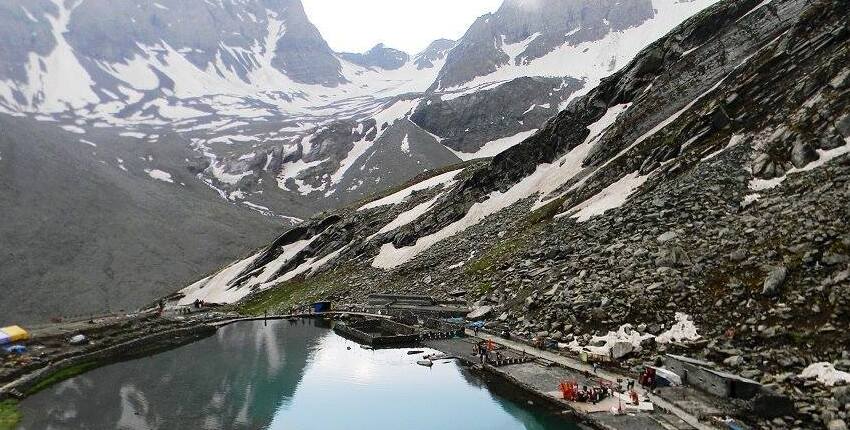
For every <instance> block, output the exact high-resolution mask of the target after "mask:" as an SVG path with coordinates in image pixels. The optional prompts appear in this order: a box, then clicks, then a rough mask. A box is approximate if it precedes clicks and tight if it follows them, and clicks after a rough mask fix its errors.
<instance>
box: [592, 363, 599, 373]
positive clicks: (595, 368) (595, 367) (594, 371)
mask: <svg viewBox="0 0 850 430" xmlns="http://www.w3.org/2000/svg"><path fill="white" fill-rule="evenodd" d="M597 370H599V364H598V363H596V362H593V374H594V375H595V374H596V371H597Z"/></svg>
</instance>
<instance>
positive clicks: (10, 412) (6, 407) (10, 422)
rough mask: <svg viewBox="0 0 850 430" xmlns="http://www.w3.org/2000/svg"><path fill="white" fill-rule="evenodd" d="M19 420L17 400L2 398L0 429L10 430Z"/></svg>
mask: <svg viewBox="0 0 850 430" xmlns="http://www.w3.org/2000/svg"><path fill="white" fill-rule="evenodd" d="M20 421H21V411H20V410H19V409H18V401H17V400H12V399H9V400H3V401H2V402H0V430H12V429H14V428H15V427H16V426H17V425H18V422H20Z"/></svg>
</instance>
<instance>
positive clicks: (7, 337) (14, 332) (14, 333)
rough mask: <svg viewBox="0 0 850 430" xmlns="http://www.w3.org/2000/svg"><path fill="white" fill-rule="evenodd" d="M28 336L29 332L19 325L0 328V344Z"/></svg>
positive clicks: (27, 337)
mask: <svg viewBox="0 0 850 430" xmlns="http://www.w3.org/2000/svg"><path fill="white" fill-rule="evenodd" d="M29 338H30V334H29V333H27V331H26V330H24V329H22V328H20V327H19V326H16V325H13V326H9V327H3V328H0V345H8V344H10V343H15V342H21V341H24V340H27V339H29Z"/></svg>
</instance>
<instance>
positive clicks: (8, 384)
mask: <svg viewBox="0 0 850 430" xmlns="http://www.w3.org/2000/svg"><path fill="white" fill-rule="evenodd" d="M348 314H350V313H349V312H339V313H333V314H300V315H284V316H273V317H269V318H263V317H239V316H236V315H233V314H204V318H203V319H200V318H198V319H192V318H185V319H179V320H176V321H172V322H171V323H166V324H162V322H163V321H162V320H164V318H159V317H153V318H152V319H150V316H146V317H145V318H144V319H142V320H141V321H140V322H139V324H137V325H133V324H131V325H127V326H126V329H128V330H129V328H130V327H132V328H134V329H135V331H133V332H132V333H130V334H129V335H128V336H127V338H126V339H122V340H123V341H121V342H118V343H114V344H109V343H108V342H105V341H104V340H99V341H97V343H95V344H94V345H90V346H89V347H88V348H80V349H76V350H72V351H66V352H65V353H64V354H57V355H56V356H55V357H58V359H55V360H53V361H49V362H46V363H43V365H42V366H33V367H32V368H31V369H29V370H28V371H24V372H22V374H20V375H17V376H16V377H15V378H13V379H12V380H8V379H7V380H2V379H0V384H2V385H0V400H5V399H9V398H12V399H16V400H18V401H21V400H24V399H25V398H26V397H28V396H30V395H32V394H34V393H36V392H38V391H40V390H43V389H45V388H47V387H49V386H51V385H53V384H55V383H58V382H61V381H62V380H64V379H68V378H70V377H73V376H77V375H78V374H82V373H85V372H88V371H90V370H93V369H96V368H99V367H103V366H106V365H109V364H113V363H116V362H121V361H128V360H133V359H135V358H140V357H145V356H150V355H154V354H157V353H161V352H163V351H166V350H170V349H174V348H179V347H181V346H184V345H186V344H189V343H193V342H197V341H199V340H201V339H204V338H206V337H209V336H212V335H214V334H215V333H216V332H217V331H218V330H219V329H220V328H222V327H225V326H228V325H231V324H235V323H238V322H245V321H262V320H264V319H268V320H279V319H301V318H322V319H329V320H344V319H347V315H348ZM151 321H153V322H154V323H156V324H154V323H151ZM145 322H147V323H148V324H147V326H146V325H145ZM118 324H119V325H121V324H124V322H120V323H118ZM139 326H141V329H140V327H139ZM148 326H156V328H158V330H153V329H152V327H148ZM145 327H147V328H145ZM120 330H121V329H120V328H119V331H120ZM113 336H116V337H117V336H118V335H113ZM467 339H469V338H467ZM35 340H39V338H38V337H35ZM443 341H444V342H445V341H446V340H443ZM448 341H451V339H448ZM421 344H422V345H423V346H427V347H429V348H432V349H435V350H439V351H442V352H444V353H446V354H448V355H452V356H453V357H455V358H456V359H458V360H459V361H460V362H461V363H462V364H463V365H464V366H466V367H467V368H468V369H470V371H471V372H472V373H473V374H476V375H477V376H478V377H479V378H481V379H482V380H485V381H488V383H490V384H495V386H498V389H504V392H506V393H510V395H511V396H513V397H516V398H518V399H521V400H526V401H527V402H528V401H530V402H532V403H533V404H534V406H535V407H543V408H545V409H546V410H548V411H550V413H552V414H553V415H557V416H560V417H564V418H566V419H569V420H571V421H574V422H575V423H576V424H578V425H581V426H582V427H583V428H594V429H602V430H614V429H617V428H622V427H612V426H611V425H609V424H606V423H604V422H602V421H601V420H599V419H597V418H598V417H599V416H600V414H588V413H583V412H581V411H579V410H577V409H575V408H573V407H571V406H570V405H568V404H566V402H564V401H562V400H559V399H557V398H555V397H553V396H552V395H551V393H547V392H545V391H542V390H541V389H540V388H539V387H534V386H533V385H532V384H530V383H528V382H527V381H523V380H520V379H519V378H517V377H516V376H513V375H511V374H510V373H509V372H506V371H504V370H502V369H501V368H499V367H496V366H493V365H489V364H481V363H476V362H475V360H473V359H472V358H471V357H469V354H468V350H467V351H466V353H464V351H454V350H452V347H449V345H448V344H445V343H443V344H440V343H439V342H436V343H435V341H424V342H422V343H421ZM455 349H457V348H455ZM80 366H81V367H80ZM75 367H80V371H79V372H75V371H73V370H74V369H75ZM69 370H70V371H69ZM63 372H66V375H64V376H65V377H62V376H63ZM57 375H59V376H60V377H57ZM556 388H557V387H556V386H553V387H552V389H553V390H554V389H556ZM594 415H596V416H594ZM627 428H629V427H627ZM635 428H638V427H635ZM639 428H645V427H639ZM659 428H661V427H659Z"/></svg>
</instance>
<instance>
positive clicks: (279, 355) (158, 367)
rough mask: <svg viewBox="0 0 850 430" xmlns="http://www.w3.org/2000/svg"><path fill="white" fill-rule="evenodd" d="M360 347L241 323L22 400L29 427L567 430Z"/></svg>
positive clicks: (445, 375)
mask: <svg viewBox="0 0 850 430" xmlns="http://www.w3.org/2000/svg"><path fill="white" fill-rule="evenodd" d="M416 359H417V356H415V355H407V354H406V351H405V350H400V349H394V350H378V351H372V350H366V349H362V348H360V347H359V346H358V345H357V344H355V343H353V342H351V341H348V340H346V339H343V338H341V337H339V336H337V335H335V334H334V333H333V332H332V331H330V330H328V325H327V324H326V323H323V322H321V321H315V320H299V321H269V322H268V325H264V323H263V322H253V323H240V324H237V325H232V326H229V327H225V328H222V329H221V330H219V331H218V333H216V335H215V336H213V337H211V338H208V339H204V340H202V341H200V342H197V343H193V344H190V345H187V346H185V347H182V348H179V349H176V350H173V351H168V352H164V353H162V354H158V355H155V356H152V357H147V358H143V359H139V360H134V361H129V362H125V363H118V364H115V365H111V366H107V367H104V368H100V369H96V370H94V371H92V372H90V373H87V374H85V375H82V376H79V377H76V378H73V379H70V380H68V381H65V382H63V383H60V384H58V385H56V386H54V387H52V388H50V389H48V390H46V391H43V392H41V393H38V394H36V395H35V396H33V397H31V398H29V399H27V400H26V401H24V402H23V403H22V404H21V409H22V410H23V412H24V421H23V424H22V428H24V429H28V430H36V429H39V430H40V429H57V430H58V429H131V430H135V429H274V430H283V429H288V430H289V429H307V428H310V429H323V430H330V429H340V430H342V429H346V430H347V429H429V430H430V429H455V428H457V429H463V430H477V429H481V430H484V429H487V430H493V429H549V428H559V429H562V428H567V429H572V428H575V427H574V426H573V425H571V424H567V423H565V422H563V421H560V420H558V419H556V418H554V417H551V416H549V415H546V414H543V413H540V412H539V411H532V410H528V409H525V408H524V407H522V406H521V405H518V404H516V403H514V402H512V401H509V400H506V399H503V398H501V397H498V396H494V395H493V394H491V393H490V392H489V391H488V390H487V389H486V387H485V386H484V385H483V384H482V383H481V381H480V380H479V379H477V378H475V377H473V376H472V375H470V374H468V372H467V371H466V370H464V369H462V368H461V367H460V366H458V365H457V364H455V363H454V362H452V361H448V360H446V361H444V362H439V363H435V365H434V366H433V367H432V368H425V367H421V366H417V365H416V364H415V362H416Z"/></svg>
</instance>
